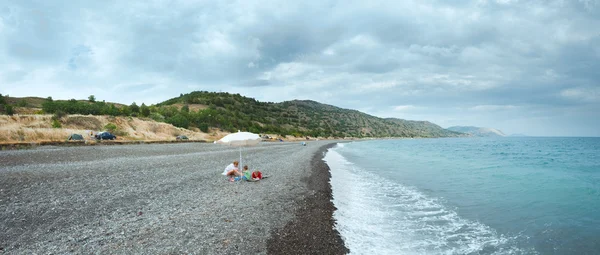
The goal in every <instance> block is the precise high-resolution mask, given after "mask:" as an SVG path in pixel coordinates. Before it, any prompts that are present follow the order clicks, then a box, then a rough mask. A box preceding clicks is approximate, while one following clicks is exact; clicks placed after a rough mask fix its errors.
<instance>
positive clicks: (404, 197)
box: [324, 149, 530, 254]
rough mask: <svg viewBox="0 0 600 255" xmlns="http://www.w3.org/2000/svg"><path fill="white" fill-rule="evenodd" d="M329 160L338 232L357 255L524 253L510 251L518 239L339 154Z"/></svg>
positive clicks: (327, 155)
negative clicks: (375, 173) (380, 175)
mask: <svg viewBox="0 0 600 255" xmlns="http://www.w3.org/2000/svg"><path fill="white" fill-rule="evenodd" d="M324 160H325V161H326V162H327V164H328V165H329V167H330V168H331V175H332V177H331V186H332V191H333V202H334V204H335V206H336V207H337V210H336V211H335V212H334V218H335V219H336V221H337V225H336V228H337V230H338V231H339V232H340V234H341V235H342V237H343V238H344V240H345V243H346V246H347V247H348V248H349V249H350V252H351V253H352V254H472V253H476V254H521V253H524V251H522V250H519V249H517V248H515V247H511V245H510V244H509V243H510V242H511V240H512V239H513V238H507V237H504V236H502V235H498V234H497V233H496V232H495V231H494V230H493V229H491V228H490V227H488V226H486V225H484V224H481V223H479V222H475V221H471V220H467V219H463V218H461V217H460V216H459V215H458V214H457V213H456V212H455V211H454V210H451V209H448V208H446V207H445V206H444V205H443V204H442V203H441V202H440V201H438V200H437V199H435V198H431V197H427V196H426V195H424V194H423V193H421V192H419V191H418V190H416V189H414V188H410V187H405V186H402V185H400V184H398V183H394V182H392V181H389V180H386V179H384V178H382V177H379V176H377V175H374V174H372V173H369V172H368V171H363V170H362V169H360V168H359V167H358V166H356V165H355V164H353V163H351V162H349V161H348V160H347V159H346V158H344V157H343V156H342V155H341V154H339V153H338V152H337V151H336V149H330V150H329V151H328V153H327V154H326V156H325V158H324ZM527 253H530V251H528V252H527Z"/></svg>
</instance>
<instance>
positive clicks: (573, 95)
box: [560, 86, 600, 103]
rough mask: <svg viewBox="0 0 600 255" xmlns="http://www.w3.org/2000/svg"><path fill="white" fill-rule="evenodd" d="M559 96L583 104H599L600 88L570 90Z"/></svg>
mask: <svg viewBox="0 0 600 255" xmlns="http://www.w3.org/2000/svg"><path fill="white" fill-rule="evenodd" d="M560 95H561V96H563V97H565V98H568V99H572V100H580V101H584V102H591V103H600V86H598V87H594V88H570V89H565V90H563V91H561V92H560Z"/></svg>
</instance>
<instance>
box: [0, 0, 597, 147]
mask: <svg viewBox="0 0 600 255" xmlns="http://www.w3.org/2000/svg"><path fill="white" fill-rule="evenodd" d="M598 27H600V4H599V2H598V1H595V0H580V1H560V0H556V1H526V2H524V1H508V0H480V1H441V0H427V1H416V0H413V1H402V2H396V3H390V2H387V1H370V2H368V3H367V2H364V1H305V2H302V3H286V4H285V5H283V4H281V3H279V2H276V1H262V0H257V1H215V2H205V1H160V0H156V1H150V2H147V1H143V2H142V1H140V2H133V1H103V2H102V3H100V2H93V1H87V2H83V1H82V2H71V1H9V2H8V3H7V4H6V5H5V6H3V7H0V93H3V94H11V95H14V96H42V97H46V96H53V97H54V98H65V99H69V98H86V97H87V96H88V95H90V94H94V95H96V97H97V98H99V99H101V100H102V99H105V100H107V101H117V102H120V103H126V104H130V103H131V102H134V101H135V102H137V103H138V104H141V103H142V102H145V103H146V104H150V103H157V102H160V101H163V100H166V99H167V98H169V97H174V96H178V95H179V94H180V93H187V92H189V91H191V90H209V91H228V92H232V93H242V94H244V95H247V96H250V97H255V98H257V99H258V100H263V101H275V102H277V101H283V100H289V99H296V98H299V99H312V100H316V101H320V102H323V103H328V104H333V105H337V106H340V107H345V108H352V109H359V110H363V111H366V112H367V113H369V114H374V115H377V116H381V117H401V118H408V119H423V120H430V121H432V122H435V123H438V124H441V125H443V126H449V125H480V126H490V127H497V128H501V129H503V130H504V131H505V132H507V133H528V134H533V135H535V134H539V135H596V136H598V135H600V133H598V132H600V131H598V130H597V128H594V127H596V126H598V125H599V124H600V120H597V119H598V118H597V116H596V115H597V110H598V109H599V108H600V106H599V105H600V72H598V71H597V70H600V32H599V31H598V29H597V28H598ZM549 126H552V127H551V128H550V127H549Z"/></svg>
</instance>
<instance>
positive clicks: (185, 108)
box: [181, 104, 190, 113]
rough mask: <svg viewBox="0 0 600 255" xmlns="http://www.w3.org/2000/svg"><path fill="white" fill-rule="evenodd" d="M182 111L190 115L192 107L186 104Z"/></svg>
mask: <svg viewBox="0 0 600 255" xmlns="http://www.w3.org/2000/svg"><path fill="white" fill-rule="evenodd" d="M181 111H182V112H187V113H189V112H190V107H189V106H188V105H187V104H186V105H184V106H183V107H181Z"/></svg>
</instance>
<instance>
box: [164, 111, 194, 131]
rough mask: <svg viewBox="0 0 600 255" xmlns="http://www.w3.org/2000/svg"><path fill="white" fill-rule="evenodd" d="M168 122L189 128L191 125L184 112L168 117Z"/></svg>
mask: <svg viewBox="0 0 600 255" xmlns="http://www.w3.org/2000/svg"><path fill="white" fill-rule="evenodd" d="M166 122H167V123H170V124H172V125H173V126H176V127H181V128H188V127H189V126H190V121H189V120H188V119H187V118H186V117H185V116H183V114H180V113H178V114H177V115H175V116H173V117H170V118H168V119H167V120H166Z"/></svg>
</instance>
